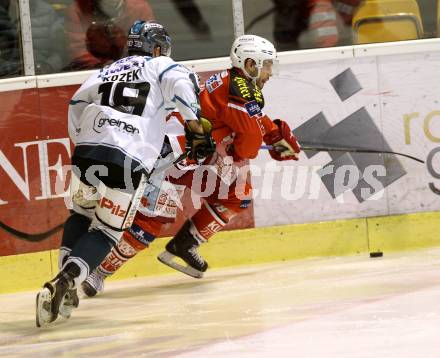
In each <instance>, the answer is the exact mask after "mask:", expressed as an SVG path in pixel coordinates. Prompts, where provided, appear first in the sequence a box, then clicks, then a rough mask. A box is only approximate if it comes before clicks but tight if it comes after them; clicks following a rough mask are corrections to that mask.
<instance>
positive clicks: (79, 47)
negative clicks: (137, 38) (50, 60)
mask: <svg viewBox="0 0 440 358" xmlns="http://www.w3.org/2000/svg"><path fill="white" fill-rule="evenodd" d="M140 18H141V19H144V20H153V19H154V16H153V11H152V9H151V7H150V6H149V5H148V3H147V2H146V1H144V0H75V1H74V2H73V3H72V5H71V6H69V7H68V8H67V10H66V17H65V33H66V40H67V45H68V49H67V50H68V53H69V56H70V59H71V60H70V64H69V65H68V66H67V67H66V68H65V69H66V70H80V69H92V68H99V67H102V66H104V65H106V64H108V63H111V62H113V61H114V60H117V59H119V58H121V57H123V56H124V51H125V44H126V40H127V33H128V30H129V28H130V26H131V25H132V24H133V22H134V21H135V20H136V19H140Z"/></svg>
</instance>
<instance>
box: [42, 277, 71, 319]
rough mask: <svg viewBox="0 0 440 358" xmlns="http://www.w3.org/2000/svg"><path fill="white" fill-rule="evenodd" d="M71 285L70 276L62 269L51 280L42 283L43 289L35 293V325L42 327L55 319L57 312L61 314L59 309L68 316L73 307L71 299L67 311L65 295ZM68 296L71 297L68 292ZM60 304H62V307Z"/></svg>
mask: <svg viewBox="0 0 440 358" xmlns="http://www.w3.org/2000/svg"><path fill="white" fill-rule="evenodd" d="M72 286H73V281H72V280H71V278H70V276H69V275H68V274H67V273H66V272H63V271H62V272H60V273H59V274H58V275H57V277H55V278H54V279H53V280H52V281H49V282H46V283H45V284H44V286H43V289H42V290H41V291H40V292H39V293H38V294H37V299H36V324H37V327H43V326H46V325H48V324H50V323H52V322H53V321H55V320H56V319H57V317H58V314H61V312H60V311H62V313H63V315H64V316H69V317H70V313H71V311H72V309H73V301H72V306H71V308H70V311H69V309H67V308H66V307H65V304H66V303H67V301H66V299H65V296H66V295H67V294H68V291H72V290H69V289H70V288H71V287H72ZM69 297H71V295H70V294H69ZM69 300H70V298H69ZM61 306H63V308H62V309H61ZM66 318H68V317H66Z"/></svg>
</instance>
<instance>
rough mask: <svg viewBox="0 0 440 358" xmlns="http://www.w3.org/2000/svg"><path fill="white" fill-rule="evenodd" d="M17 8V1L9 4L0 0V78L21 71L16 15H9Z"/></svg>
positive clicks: (7, 1) (8, 1) (16, 74)
mask: <svg viewBox="0 0 440 358" xmlns="http://www.w3.org/2000/svg"><path fill="white" fill-rule="evenodd" d="M14 6H15V7H16V9H14V8H13V7H14ZM17 9H18V7H17V3H14V4H12V5H11V2H10V0H0V78H5V77H13V76H18V75H21V74H22V73H23V64H22V62H21V57H20V45H19V44H20V38H19V34H18V27H17V26H18V21H17V16H11V13H14V12H15V13H16V14H17V12H16V11H14V10H17Z"/></svg>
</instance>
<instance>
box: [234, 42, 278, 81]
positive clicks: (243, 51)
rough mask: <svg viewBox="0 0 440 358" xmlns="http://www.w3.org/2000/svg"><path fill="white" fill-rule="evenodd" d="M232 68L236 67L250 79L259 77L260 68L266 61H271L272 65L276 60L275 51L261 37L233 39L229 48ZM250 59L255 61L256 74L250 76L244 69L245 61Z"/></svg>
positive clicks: (269, 43) (271, 45)
mask: <svg viewBox="0 0 440 358" xmlns="http://www.w3.org/2000/svg"><path fill="white" fill-rule="evenodd" d="M230 56H231V61H232V66H234V67H237V68H239V69H241V70H243V72H244V73H245V74H246V75H248V76H249V77H250V78H252V79H254V80H255V79H257V78H258V77H259V76H260V72H261V68H262V67H263V63H264V61H266V60H272V61H273V62H274V63H275V62H276V58H277V51H276V50H275V47H274V46H273V44H272V43H271V42H270V41H269V40H266V39H265V38H263V37H260V36H256V35H242V36H239V37H237V38H236V39H235V41H234V43H233V44H232V47H231V55H230ZM248 58H250V59H252V60H254V61H255V63H256V66H257V69H258V74H257V76H251V75H250V74H249V73H248V72H247V71H246V69H245V66H244V65H245V61H246V60H247V59H248Z"/></svg>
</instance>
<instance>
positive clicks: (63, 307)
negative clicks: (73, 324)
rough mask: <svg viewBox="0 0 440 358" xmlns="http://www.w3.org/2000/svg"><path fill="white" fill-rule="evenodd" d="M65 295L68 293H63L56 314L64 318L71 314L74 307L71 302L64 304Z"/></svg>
mask: <svg viewBox="0 0 440 358" xmlns="http://www.w3.org/2000/svg"><path fill="white" fill-rule="evenodd" d="M67 295H68V293H66V294H65V295H64V297H63V300H62V301H61V304H60V308H59V311H58V314H59V315H60V316H61V317H63V318H65V319H69V318H70V316H71V315H72V311H73V309H74V308H76V307H74V306H73V305H71V304H66V296H67Z"/></svg>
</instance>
